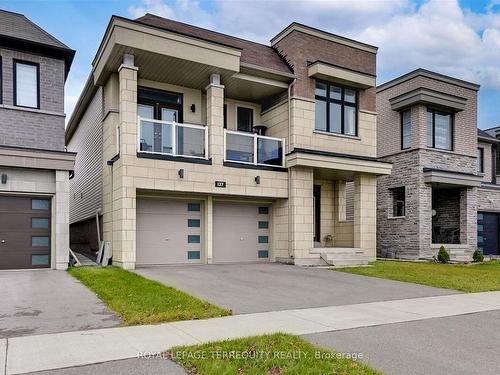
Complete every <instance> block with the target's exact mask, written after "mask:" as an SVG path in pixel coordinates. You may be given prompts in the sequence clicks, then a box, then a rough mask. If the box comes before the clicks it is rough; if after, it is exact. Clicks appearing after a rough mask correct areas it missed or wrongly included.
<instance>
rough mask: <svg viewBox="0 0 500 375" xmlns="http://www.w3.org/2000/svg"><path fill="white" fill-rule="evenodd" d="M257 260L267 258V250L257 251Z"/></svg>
mask: <svg viewBox="0 0 500 375" xmlns="http://www.w3.org/2000/svg"><path fill="white" fill-rule="evenodd" d="M259 258H269V252H268V251H267V250H259Z"/></svg>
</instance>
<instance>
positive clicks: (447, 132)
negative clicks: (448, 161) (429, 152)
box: [427, 108, 453, 150]
mask: <svg viewBox="0 0 500 375" xmlns="http://www.w3.org/2000/svg"><path fill="white" fill-rule="evenodd" d="M427 146H428V147H432V148H438V149H441V150H452V149H453V115H452V114H451V113H446V112H441V111H437V110H435V109H430V108H429V109H427Z"/></svg>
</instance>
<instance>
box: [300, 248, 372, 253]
mask: <svg viewBox="0 0 500 375" xmlns="http://www.w3.org/2000/svg"><path fill="white" fill-rule="evenodd" d="M310 253H311V254H359V255H363V251H361V249H358V248H355V247H314V248H312V249H311V250H310Z"/></svg>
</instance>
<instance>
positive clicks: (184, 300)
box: [68, 267, 231, 325]
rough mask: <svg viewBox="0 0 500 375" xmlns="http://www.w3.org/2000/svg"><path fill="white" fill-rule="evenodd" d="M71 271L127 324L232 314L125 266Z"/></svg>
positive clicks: (79, 268) (73, 269)
mask: <svg viewBox="0 0 500 375" xmlns="http://www.w3.org/2000/svg"><path fill="white" fill-rule="evenodd" d="M68 272H69V274H70V275H72V276H74V277H76V278H77V279H78V280H80V281H81V282H82V283H83V284H84V285H85V286H87V287H88V288H89V289H91V290H92V291H93V292H95V293H96V294H97V296H98V297H99V298H100V299H101V300H103V301H104V303H106V305H108V307H109V308H110V309H111V310H113V311H114V312H116V313H117V314H119V315H120V316H121V317H122V318H123V319H124V324H125V325H136V324H152V323H160V322H172V321H177V320H192V319H207V318H215V317H219V316H226V315H231V311H229V310H226V309H223V308H220V307H217V306H214V305H212V304H210V303H208V302H206V301H203V300H200V299H198V298H195V297H193V296H190V295H189V294H187V293H184V292H182V291H180V290H177V289H175V288H171V287H168V286H165V285H163V284H161V283H159V282H156V281H152V280H149V279H146V278H144V277H142V276H139V275H137V274H136V273H133V272H129V271H126V270H123V269H121V268H117V267H104V268H97V267H72V268H70V269H69V270H68Z"/></svg>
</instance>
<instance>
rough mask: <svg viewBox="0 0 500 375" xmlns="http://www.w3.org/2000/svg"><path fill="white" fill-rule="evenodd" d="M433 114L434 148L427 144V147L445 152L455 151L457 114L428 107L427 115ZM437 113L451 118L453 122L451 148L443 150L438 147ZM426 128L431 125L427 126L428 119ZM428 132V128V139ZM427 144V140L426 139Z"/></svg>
mask: <svg viewBox="0 0 500 375" xmlns="http://www.w3.org/2000/svg"><path fill="white" fill-rule="evenodd" d="M429 112H430V113H432V146H429V145H428V144H427V147H430V148H434V149H436V150H444V151H454V149H455V140H454V138H455V113H454V112H446V111H443V110H440V109H436V108H433V107H427V113H429ZM436 113H437V114H439V115H444V116H450V122H451V134H450V137H451V138H450V140H451V145H450V146H451V148H442V147H436ZM426 126H427V127H428V126H429V124H427V117H426ZM427 131H428V128H426V138H427ZM426 143H427V139H426Z"/></svg>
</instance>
